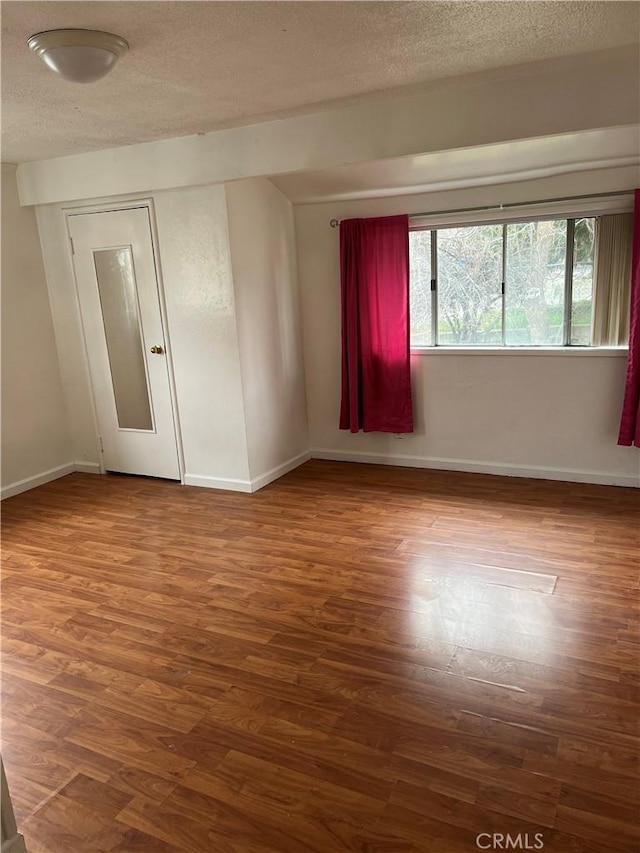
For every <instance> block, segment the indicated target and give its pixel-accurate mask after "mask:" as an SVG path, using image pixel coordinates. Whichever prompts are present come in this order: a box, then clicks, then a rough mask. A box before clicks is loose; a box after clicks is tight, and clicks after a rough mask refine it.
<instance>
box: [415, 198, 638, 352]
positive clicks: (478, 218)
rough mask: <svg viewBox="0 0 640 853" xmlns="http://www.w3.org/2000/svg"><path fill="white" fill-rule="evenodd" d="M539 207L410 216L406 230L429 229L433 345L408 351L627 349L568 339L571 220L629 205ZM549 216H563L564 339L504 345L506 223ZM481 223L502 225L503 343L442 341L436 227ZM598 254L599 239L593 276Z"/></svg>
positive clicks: (623, 210)
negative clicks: (536, 209)
mask: <svg viewBox="0 0 640 853" xmlns="http://www.w3.org/2000/svg"><path fill="white" fill-rule="evenodd" d="M540 207H542V208H543V209H544V212H542V211H540V212H536V211H534V210H533V209H532V208H531V207H529V206H528V205H525V204H523V205H522V206H521V207H520V206H519V207H518V210H517V212H516V211H515V210H514V211H513V212H511V211H509V212H507V210H504V211H502V210H500V211H499V213H500V214H502V215H496V213H497V212H496V210H495V209H494V210H493V211H491V212H489V211H488V212H487V214H486V215H483V214H482V213H481V214H480V215H477V214H476V215H475V216H474V215H473V212H472V211H469V216H468V218H467V217H465V216H464V211H456V212H455V215H454V216H447V215H441V216H438V214H437V213H436V214H420V215H414V216H411V215H410V217H409V232H410V233H411V232H414V231H429V232H430V254H431V286H430V298H431V341H432V343H431V344H414V343H413V342H412V341H411V340H410V342H409V345H410V350H411V352H412V353H433V352H435V351H438V352H443V353H444V352H455V353H469V354H473V353H479V352H482V353H487V354H499V353H502V352H508V353H512V354H513V353H522V354H526V353H529V354H533V353H547V354H554V353H556V354H559V353H568V352H573V353H574V354H578V353H581V354H585V353H594V352H600V353H601V354H605V353H609V354H611V355H616V354H621V353H626V352H627V351H628V344H625V345H620V346H611V345H609V346H601V345H586V346H585V345H583V344H572V343H571V315H572V307H573V266H574V245H575V243H574V241H575V223H576V220H579V219H598V218H599V217H601V216H607V215H613V214H617V213H630V212H631V211H632V207H631V206H629V205H628V204H624V203H621V202H620V200H619V199H615V200H614V199H611V201H609V199H607V201H605V202H603V203H602V204H599V205H597V206H595V207H594V206H593V205H592V206H591V207H587V205H585V204H584V203H580V202H578V201H576V202H575V203H573V204H571V202H569V203H568V204H567V203H563V204H562V205H556V204H553V203H551V204H544V203H541V204H540ZM549 220H566V222H567V235H566V252H565V271H564V305H563V326H562V343H561V344H525V345H523V346H518V345H516V344H508V343H507V342H506V322H505V321H506V314H505V308H506V286H505V285H506V263H507V249H506V245H507V243H506V236H507V227H508V226H509V225H510V224H513V223H517V222H543V221H549ZM483 225H502V282H501V313H502V343H501V344H493V345H487V344H440V343H438V341H437V338H438V237H437V234H438V231H439V230H444V229H447V228H465V227H473V226H483ZM596 253H597V244H596V246H594V275H595V259H596Z"/></svg>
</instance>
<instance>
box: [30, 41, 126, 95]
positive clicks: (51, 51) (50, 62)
mask: <svg viewBox="0 0 640 853" xmlns="http://www.w3.org/2000/svg"><path fill="white" fill-rule="evenodd" d="M27 45H28V47H29V48H30V49H31V50H32V51H33V52H34V53H35V54H37V55H38V56H39V57H40V58H41V59H42V61H43V62H44V64H45V65H46V66H47V67H48V68H50V69H51V70H52V71H55V73H56V74H59V75H60V76H61V77H64V79H65V80H71V81H73V82H74V83H93V82H94V81H96V80H100V78H101V77H104V76H105V75H106V74H108V73H109V72H110V71H111V69H112V68H113V67H114V66H115V64H116V62H117V61H118V59H119V58H120V57H121V56H122V54H123V53H126V52H127V51H128V50H129V45H128V44H127V43H126V41H125V40H124V39H123V38H120V36H116V35H113V33H102V32H99V31H98V30H47V31H46V32H44V33H36V34H35V35H32V36H31V38H29V39H28V40H27Z"/></svg>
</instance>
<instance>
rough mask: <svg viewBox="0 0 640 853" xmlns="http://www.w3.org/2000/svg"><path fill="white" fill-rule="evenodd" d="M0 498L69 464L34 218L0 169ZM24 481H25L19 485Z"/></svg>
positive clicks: (12, 174) (7, 171) (9, 169)
mask: <svg viewBox="0 0 640 853" xmlns="http://www.w3.org/2000/svg"><path fill="white" fill-rule="evenodd" d="M1 280H2V293H1V298H2V430H1V435H2V494H3V496H9V495H10V494H16V493H17V492H18V491H21V490H22V488H23V487H28V486H30V485H32V484H33V485H37V483H38V482H43V481H45V480H46V479H51V478H52V477H53V476H55V475H56V474H58V475H59V474H64V473H68V471H69V470H72V468H71V467H70V465H71V461H72V459H73V456H72V453H71V441H70V436H69V428H68V424H67V416H66V411H65V405H64V398H63V393H62V383H61V379H60V371H59V367H58V355H57V352H56V344H55V339H54V333H53V324H52V321H51V311H50V308H49V299H48V296H47V287H46V283H45V277H44V268H43V264H42V255H41V252H40V242H39V240H38V231H37V227H36V218H35V215H34V212H33V210H32V209H30V208H22V207H20V203H19V200H18V190H17V186H16V168H15V166H11V165H7V164H4V163H3V164H2V275H1ZM25 480H26V481H27V483H23V482H22V481H25Z"/></svg>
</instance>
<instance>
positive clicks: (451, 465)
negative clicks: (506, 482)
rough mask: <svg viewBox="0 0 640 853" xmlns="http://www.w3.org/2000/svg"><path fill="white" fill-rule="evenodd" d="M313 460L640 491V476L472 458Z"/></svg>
mask: <svg viewBox="0 0 640 853" xmlns="http://www.w3.org/2000/svg"><path fill="white" fill-rule="evenodd" d="M311 458H312V459H325V460H328V461H333V462H362V463H364V464H369V465H397V466H399V467H401V468H432V469H435V470H438V471H466V472H468V473H473V474H497V475H498V476H501V477H527V478H532V479H535V480H562V481H565V482H569V483H595V484H597V485H603V486H627V487H629V488H636V489H637V488H640V474H639V475H638V476H635V477H634V476H633V475H632V474H613V473H609V472H607V471H580V470H575V469H571V468H566V469H565V468H541V467H537V466H527V465H517V466H516V465H508V464H504V463H500V462H497V463H490V464H489V463H487V462H476V461H473V460H470V459H446V458H439V457H430V456H388V455H386V454H384V453H359V452H357V451H349V450H326V449H324V448H314V449H313V450H312V451H311Z"/></svg>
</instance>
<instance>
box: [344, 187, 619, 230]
mask: <svg viewBox="0 0 640 853" xmlns="http://www.w3.org/2000/svg"><path fill="white" fill-rule="evenodd" d="M632 193H633V190H619V191H618V192H613V193H590V194H589V195H568V196H563V197H562V198H541V199H538V200H537V201H512V202H508V203H507V204H493V205H485V206H483V207H458V208H452V209H451V210H427V211H425V212H424V213H410V214H409V217H410V218H413V217H416V218H417V217H420V216H445V215H446V214H449V213H478V212H479V211H481V210H507V209H508V208H511V207H530V206H531V205H533V204H555V203H556V202H560V201H584V200H585V199H589V198H614V197H616V196H621V195H631V194H632ZM341 222H342V220H341V219H331V220H330V222H329V225H330V226H331V227H332V228H337V227H338V225H340V223H341Z"/></svg>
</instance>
